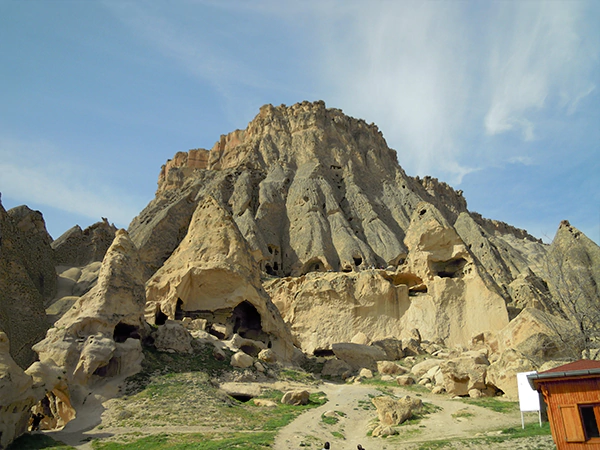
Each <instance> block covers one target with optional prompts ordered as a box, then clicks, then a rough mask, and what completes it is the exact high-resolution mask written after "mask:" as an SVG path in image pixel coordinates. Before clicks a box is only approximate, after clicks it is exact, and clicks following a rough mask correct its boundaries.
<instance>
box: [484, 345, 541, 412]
mask: <svg viewBox="0 0 600 450" xmlns="http://www.w3.org/2000/svg"><path fill="white" fill-rule="evenodd" d="M536 369H537V367H536V365H535V363H534V362H533V361H531V360H530V359H528V358H527V357H526V356H525V355H523V354H522V353H520V352H519V351H517V350H514V349H507V350H505V351H504V352H503V353H502V355H501V356H500V359H499V360H498V361H496V362H494V363H492V364H490V366H489V367H488V368H487V376H486V380H487V383H488V384H491V385H493V386H495V387H496V388H498V389H500V390H501V391H502V392H504V395H505V396H506V397H507V398H509V399H513V400H516V399H518V398H519V389H518V387H517V373H519V372H529V371H531V370H536Z"/></svg>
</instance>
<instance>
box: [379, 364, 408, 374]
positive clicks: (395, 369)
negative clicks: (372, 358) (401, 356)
mask: <svg viewBox="0 0 600 450" xmlns="http://www.w3.org/2000/svg"><path fill="white" fill-rule="evenodd" d="M377 372H379V373H381V374H386V375H402V374H404V373H406V372H408V369H406V368H404V367H402V366H400V365H398V364H396V363H393V362H392V361H377Z"/></svg>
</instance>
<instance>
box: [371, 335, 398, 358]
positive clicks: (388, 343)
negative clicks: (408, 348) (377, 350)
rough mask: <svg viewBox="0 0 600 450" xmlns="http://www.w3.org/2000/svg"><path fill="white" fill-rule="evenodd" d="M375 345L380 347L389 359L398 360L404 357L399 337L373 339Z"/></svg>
mask: <svg viewBox="0 0 600 450" xmlns="http://www.w3.org/2000/svg"><path fill="white" fill-rule="evenodd" d="M372 344H373V345H376V346H377V347H381V348H382V349H383V351H384V352H385V354H386V355H387V357H388V359H389V360H390V361H398V360H399V359H402V358H404V352H403V351H402V341H401V340H399V339H393V338H386V339H380V340H377V341H374V342H373V343H372Z"/></svg>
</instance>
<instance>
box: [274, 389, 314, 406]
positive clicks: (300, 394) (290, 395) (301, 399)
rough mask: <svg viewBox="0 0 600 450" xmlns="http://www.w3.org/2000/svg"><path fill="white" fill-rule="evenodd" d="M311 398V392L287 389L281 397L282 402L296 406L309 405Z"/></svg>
mask: <svg viewBox="0 0 600 450" xmlns="http://www.w3.org/2000/svg"><path fill="white" fill-rule="evenodd" d="M309 400H310V393H309V392H308V391H303V390H295V391H287V392H286V393H285V394H283V397H281V403H285V404H286V405H294V406H298V405H308V402H309Z"/></svg>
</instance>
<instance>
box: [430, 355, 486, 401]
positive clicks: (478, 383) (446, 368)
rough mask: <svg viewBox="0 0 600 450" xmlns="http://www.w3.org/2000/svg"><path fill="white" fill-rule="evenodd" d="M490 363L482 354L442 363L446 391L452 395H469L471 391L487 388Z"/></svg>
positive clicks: (441, 368)
mask: <svg viewBox="0 0 600 450" xmlns="http://www.w3.org/2000/svg"><path fill="white" fill-rule="evenodd" d="M488 365H489V363H488V361H487V359H486V358H485V356H483V355H481V354H477V353H476V354H472V355H469V354H465V355H463V356H460V357H458V358H453V359H450V360H448V361H444V362H442V363H440V370H441V372H442V375H443V380H444V389H445V390H446V392H447V393H448V394H450V395H460V396H462V395H468V394H469V391H470V390H471V389H485V388H486V371H487V367H488Z"/></svg>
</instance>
